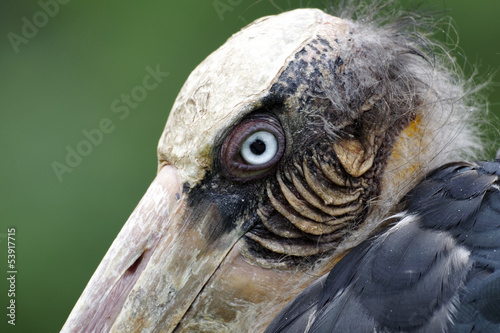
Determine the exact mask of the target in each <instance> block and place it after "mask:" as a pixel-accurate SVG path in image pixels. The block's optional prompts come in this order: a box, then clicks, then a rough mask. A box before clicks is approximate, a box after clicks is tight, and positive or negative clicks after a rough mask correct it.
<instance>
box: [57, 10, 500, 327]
mask: <svg viewBox="0 0 500 333" xmlns="http://www.w3.org/2000/svg"><path fill="white" fill-rule="evenodd" d="M379 23H380V22H378V21H377V20H376V19H373V20H371V19H362V18H361V19H359V20H357V21H356V20H351V19H348V18H339V17H335V16H332V15H329V14H327V13H325V12H323V11H321V10H318V9H298V10H293V11H289V12H285V13H282V14H279V15H276V16H269V17H264V18H261V19H259V20H257V21H255V22H253V23H251V24H250V25H248V26H247V27H245V28H244V29H243V30H241V31H240V32H238V33H236V34H234V35H233V36H232V37H231V38H229V40H228V41H227V42H226V43H225V44H224V45H223V46H221V47H220V48H219V49H218V50H216V51H215V52H213V53H212V54H211V55H210V56H208V57H207V58H206V59H205V60H204V61H203V62H202V63H201V64H200V65H199V66H198V67H197V68H196V69H195V70H194V71H193V72H192V73H191V75H190V76H189V78H188V79H187V81H186V83H185V84H184V86H183V88H182V90H181V91H180V93H179V95H178V97H177V99H176V100H175V103H174V105H173V107H172V111H171V113H170V115H169V118H168V121H167V124H166V127H165V130H164V132H163V134H162V136H161V138H160V141H159V145H158V173H157V176H156V178H155V179H154V181H153V182H152V184H151V186H150V187H149V189H148V190H147V192H146V194H145V195H144V197H143V199H142V200H141V201H140V203H139V204H138V206H137V208H136V209H135V210H134V212H133V213H132V215H131V216H130V218H129V220H128V221H127V222H126V224H125V225H124V227H123V229H122V230H121V232H120V233H119V235H118V236H117V238H116V240H115V241H114V242H113V244H112V245H111V247H110V249H109V250H108V253H107V254H106V255H105V257H104V259H103V260H102V262H101V264H100V265H99V267H98V268H97V270H96V272H95V273H94V275H93V276H92V278H91V280H90V282H89V283H88V285H87V287H86V289H85V290H84V292H83V294H82V295H81V297H80V299H79V300H78V302H77V304H76V305H75V307H74V309H73V311H72V313H71V314H70V316H69V318H68V320H67V322H66V324H65V326H64V327H63V329H62V332H108V331H109V332H262V331H264V330H265V329H266V327H268V328H267V332H301V331H308V332H330V331H336V332H348V331H351V332H373V331H381V332H398V331H419V330H420V331H426V332H434V331H460V329H463V331H467V332H469V331H474V329H476V330H481V328H488V329H489V330H490V331H492V330H495V329H496V330H497V331H499V330H500V310H499V299H500V298H499V295H500V278H499V274H500V272H499V267H500V218H499V216H500V204H499V196H500V192H499V191H500V188H499V181H498V176H499V174H500V171H499V170H500V163H498V162H486V163H468V162H458V161H460V160H463V159H471V158H473V157H474V154H475V153H476V152H478V151H480V150H481V142H480V139H479V137H478V135H477V131H476V129H475V128H474V120H475V117H477V115H478V114H479V115H480V114H481V112H482V109H481V107H480V106H478V105H477V103H476V102H475V100H474V98H473V97H474V91H473V88H471V87H469V85H468V83H467V82H468V81H467V80H465V79H464V78H463V76H462V74H461V73H460V72H458V71H457V70H456V68H455V63H454V60H453V58H451V57H449V56H448V54H447V53H446V52H443V50H442V48H441V47H439V45H438V44H436V43H434V42H432V41H430V40H428V39H427V38H426V37H425V35H424V34H422V33H420V32H419V31H420V30H419V27H418V24H416V23H415V21H414V20H412V19H408V20H404V18H401V19H399V20H396V21H395V22H392V23H390V22H389V23H387V24H384V25H381V24H379ZM450 163H451V164H450ZM297 295H298V296H297ZM295 296H297V298H295V299H294V297H295ZM292 299H293V300H292ZM290 301H291V302H290ZM289 302H290V303H289ZM287 303H289V304H288V305H286V304H287ZM281 310H282V312H280V311H281ZM278 313H279V314H278ZM273 319H274V320H273ZM271 322H272V323H271ZM270 323H271V324H270ZM269 324H270V326H268V325H269ZM481 325H482V326H481ZM483 331H484V330H483Z"/></svg>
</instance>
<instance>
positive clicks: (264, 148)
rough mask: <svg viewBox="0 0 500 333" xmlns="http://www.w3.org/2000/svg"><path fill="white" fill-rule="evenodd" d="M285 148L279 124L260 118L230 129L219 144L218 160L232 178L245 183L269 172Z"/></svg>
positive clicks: (248, 120)
mask: <svg viewBox="0 0 500 333" xmlns="http://www.w3.org/2000/svg"><path fill="white" fill-rule="evenodd" d="M284 149H285V135H284V133H283V130H282V128H281V126H280V125H279V123H278V121H277V120H275V119H272V118H269V117H263V116H262V117H258V118H252V119H246V120H243V121H242V122H241V123H240V124H239V125H237V126H236V127H235V128H234V129H233V131H232V132H231V133H230V134H229V135H228V136H227V138H226V140H225V141H224V143H223V145H222V149H221V156H220V161H221V164H222V167H223V169H224V171H225V172H226V173H227V174H228V175H229V176H230V177H231V178H233V179H236V180H243V181H246V180H250V179H255V178H257V177H260V176H262V175H265V174H267V173H268V172H270V171H271V170H272V169H273V167H274V166H275V165H276V164H277V163H278V161H279V160H280V158H281V156H282V155H283V152H284Z"/></svg>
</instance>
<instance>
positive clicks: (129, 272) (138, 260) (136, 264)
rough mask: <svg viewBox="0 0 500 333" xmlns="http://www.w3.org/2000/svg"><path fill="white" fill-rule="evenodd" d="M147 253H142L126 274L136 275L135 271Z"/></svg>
mask: <svg viewBox="0 0 500 333" xmlns="http://www.w3.org/2000/svg"><path fill="white" fill-rule="evenodd" d="M145 252H146V251H144V252H142V253H141V255H140V256H139V257H138V258H137V259H136V260H135V261H134V263H133V264H132V265H130V267H129V268H127V270H126V274H134V273H135V271H136V270H137V267H139V265H140V264H141V261H142V259H143V258H144V253H145Z"/></svg>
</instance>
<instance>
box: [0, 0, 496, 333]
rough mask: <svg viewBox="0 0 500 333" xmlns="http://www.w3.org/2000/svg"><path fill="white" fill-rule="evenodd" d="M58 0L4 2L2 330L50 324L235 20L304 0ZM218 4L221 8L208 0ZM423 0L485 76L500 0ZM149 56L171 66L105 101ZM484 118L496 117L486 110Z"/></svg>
mask: <svg viewBox="0 0 500 333" xmlns="http://www.w3.org/2000/svg"><path fill="white" fill-rule="evenodd" d="M60 1H61V2H63V1H62V0H60ZM65 1H66V2H67V3H66V4H64V5H63V4H61V5H59V8H58V12H57V13H56V14H55V15H53V17H49V16H46V17H47V18H48V19H47V22H44V15H43V14H40V11H41V10H42V7H41V6H40V4H39V3H38V1H19V0H2V2H1V4H0V77H1V80H0V110H1V121H0V138H1V145H0V158H1V162H2V163H1V164H0V172H1V178H0V179H1V186H0V214H1V223H0V269H1V273H0V276H2V279H1V282H0V295H1V296H0V309H2V310H0V313H1V316H0V318H1V323H0V331H2V332H10V331H12V332H58V331H59V330H60V328H61V327H62V325H63V323H64V321H65V318H66V317H67V316H68V314H69V312H70V311H71V309H72V307H73V305H74V303H75V302H76V300H77V298H78V296H79V295H80V293H81V292H82V290H83V288H84V287H85V285H86V283H87V281H88V280H89V278H90V277H91V275H92V273H93V271H94V270H95V268H96V267H97V265H98V264H99V262H100V260H101V258H102V257H103V256H104V254H105V252H106V250H107V248H108V247H109V245H110V244H111V242H112V241H113V239H114V237H115V236H116V235H117V234H118V232H119V230H120V228H121V226H122V225H123V223H124V222H125V221H126V219H127V217H128V216H129V214H130V213H131V212H132V210H133V209H134V207H135V205H136V204H137V202H138V201H139V199H140V198H141V196H142V194H143V193H144V192H145V190H146V189H147V187H148V185H149V183H150V181H151V180H152V179H153V178H154V176H155V172H156V145H157V141H158V138H159V136H160V134H161V132H162V129H163V126H164V124H165V121H166V119H167V116H168V112H169V110H170V107H171V105H172V103H173V101H174V98H175V96H176V95H177V93H178V91H179V89H180V88H181V86H182V84H183V82H184V81H185V79H186V78H187V76H188V75H189V73H190V72H191V71H192V70H193V68H194V67H195V66H196V65H197V64H198V63H199V62H200V61H202V60H203V59H204V58H205V57H206V56H207V55H208V54H209V53H210V52H211V51H213V50H215V49H216V48H217V47H218V46H220V45H221V44H223V43H224V41H225V40H226V39H227V38H228V37H229V36H230V35H231V34H232V33H234V32H236V31H238V30H239V29H240V28H241V27H243V26H245V25H246V24H248V23H250V22H251V21H253V20H254V19H256V18H258V17H260V16H263V15H269V14H277V13H279V12H281V11H282V10H285V9H290V8H295V7H298V6H299V3H300V1H296V2H293V3H292V4H291V1H279V0H275V1H270V0H261V1H241V0H220V1H219V0H215V1H214V0H188V1H186V0H184V1H182V3H181V1H165V0H164V1H148V2H143V3H140V4H139V2H137V1H118V0H111V1H97V0H88V1H76V0H73V1H68V0H65ZM49 2H52V3H53V0H52V1H49V0H42V3H49ZM407 2H410V3H413V2H412V1H407ZM302 4H303V5H308V6H310V5H314V2H311V1H308V2H306V1H304V3H302ZM216 5H219V6H221V7H219V8H223V9H224V10H225V11H224V12H222V13H218V12H217V10H216V8H215V6H216ZM224 5H225V7H224ZM319 7H323V6H322V5H321V2H320V3H319ZM424 7H428V8H432V9H436V10H442V9H445V8H446V9H448V10H449V13H448V14H449V15H450V16H451V17H452V19H453V21H454V24H455V26H456V29H457V31H458V34H459V36H460V38H459V40H458V46H459V49H458V50H457V53H456V55H458V56H459V57H461V60H460V61H459V63H460V65H461V66H462V67H463V68H464V69H465V71H466V72H467V73H471V71H472V68H473V67H472V66H471V64H479V65H480V66H479V77H478V78H479V79H480V80H481V79H484V78H486V77H487V76H488V75H490V74H491V73H492V72H494V70H497V69H498V68H499V67H500V66H499V64H500V20H499V19H498V13H500V1H498V0H481V1H470V0H455V1H452V0H449V1H443V0H435V1H430V2H428V3H427V4H426V5H425V6H424ZM49 11H53V12H55V8H54V7H52V8H51V9H49ZM33 16H35V19H36V20H38V21H37V22H38V23H39V25H41V27H40V28H38V31H36V35H34V34H35V32H33V31H29V29H28V30H26V31H25V32H27V33H28V35H29V34H30V33H31V34H32V35H34V36H31V38H27V39H26V40H21V39H16V40H15V41H16V42H17V43H20V44H19V45H17V47H18V50H17V51H18V52H16V51H15V49H14V47H13V46H12V43H11V42H10V40H9V38H10V39H12V38H15V37H13V35H12V34H11V33H14V34H16V35H17V36H19V37H23V35H22V29H23V25H25V24H26V23H25V21H23V20H24V19H23V18H26V19H27V20H28V21H30V22H33V19H34V17H33ZM25 29H27V28H25ZM444 35H445V33H441V34H440V35H439V37H440V38H442V37H443V36H444ZM9 36H10V37H9ZM464 55H466V56H467V59H468V62H469V63H467V62H466V61H465V60H464V58H463V56H464ZM157 65H159V66H160V69H161V71H163V72H168V73H169V76H168V77H166V78H165V79H164V80H163V82H161V84H159V85H158V87H157V88H156V89H154V90H151V91H149V92H148V95H147V97H146V98H145V99H144V100H143V101H142V102H140V103H139V104H138V105H137V106H136V107H135V109H130V111H131V112H130V114H129V115H128V117H126V118H125V119H120V118H119V117H118V116H119V114H116V113H113V112H112V108H111V104H112V103H113V102H114V101H115V100H116V99H119V98H121V96H122V94H130V92H131V90H132V89H133V88H134V87H136V86H138V85H142V80H143V78H144V76H145V75H146V74H147V71H146V67H147V66H150V67H151V68H155V67H156V66H157ZM494 81H497V82H498V81H499V76H498V75H497V77H496V78H494ZM495 87H496V85H495V84H493V85H491V86H490V88H491V89H490V98H489V101H490V112H491V113H492V114H495V113H496V114H499V112H500V106H499V102H500V90H498V89H497V90H496V91H495V89H494V88H495ZM103 118H109V119H111V121H112V122H113V125H114V131H113V132H112V133H109V134H105V135H104V137H103V139H102V143H100V144H99V145H96V146H93V148H92V152H91V153H90V154H89V155H88V156H86V157H83V159H82V161H81V163H80V164H79V165H78V166H77V167H75V168H73V170H72V172H71V173H64V174H63V175H62V182H60V181H59V179H58V178H57V176H56V175H55V173H54V170H53V168H52V163H53V162H54V161H58V162H60V163H65V161H64V160H65V158H66V154H67V151H66V147H67V146H70V147H72V148H73V149H75V148H76V146H77V145H78V144H79V142H81V141H82V140H84V139H85V137H84V135H83V134H82V131H83V130H88V131H90V130H92V129H94V128H97V127H98V126H99V122H100V121H101V120H102V119H103ZM489 122H490V123H492V125H493V126H490V128H494V127H497V126H496V125H497V121H496V120H494V118H493V117H492V118H490V121H489ZM496 141H498V140H496V139H494V140H493V141H492V142H493V143H492V147H493V148H496V147H497V146H498V145H497V144H496V143H494V142H496ZM8 227H15V228H16V249H17V254H16V255H17V258H16V260H17V265H16V268H17V271H18V273H17V286H16V326H14V327H13V326H10V325H8V324H7V319H8V318H7V316H6V313H7V310H6V307H7V306H8V303H7V302H8V297H7V291H8V285H7V280H6V277H7V273H6V272H7V267H6V260H7V244H6V238H5V235H6V233H7V228H8Z"/></svg>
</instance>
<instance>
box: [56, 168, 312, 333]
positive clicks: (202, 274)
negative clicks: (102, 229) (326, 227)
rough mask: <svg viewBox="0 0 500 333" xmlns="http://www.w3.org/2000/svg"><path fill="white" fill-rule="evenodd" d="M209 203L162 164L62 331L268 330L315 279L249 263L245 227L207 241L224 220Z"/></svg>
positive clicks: (174, 172)
mask: <svg viewBox="0 0 500 333" xmlns="http://www.w3.org/2000/svg"><path fill="white" fill-rule="evenodd" d="M202 206H203V207H196V205H195V206H194V207H192V205H191V207H190V205H189V204H188V202H187V200H186V195H185V194H183V193H182V191H181V186H180V184H179V180H178V178H177V172H176V169H175V168H174V167H172V166H166V167H163V168H162V169H161V170H160V172H159V173H158V175H157V177H156V178H155V180H154V181H153V183H152V184H151V186H150V188H149V189H148V191H147V192H146V194H145V195H144V197H143V198H142V200H141V202H140V203H139V205H138V207H137V208H136V209H135V210H134V212H133V213H132V215H131V216H130V218H129V220H128V221H127V223H126V224H125V225H124V227H123V229H122V230H121V232H120V234H119V235H118V236H117V238H116V240H115V241H114V242H113V244H112V245H111V248H110V249H109V250H108V253H107V254H106V256H105V257H104V259H103V260H102V262H101V264H100V265H99V267H98V268H97V270H96V272H95V273H94V275H93V276H92V278H91V280H90V282H89V283H88V285H87V287H86V289H85V291H84V292H83V294H82V295H81V297H80V299H79V300H78V302H77V304H76V305H75V307H74V309H73V311H72V312H71V314H70V316H69V318H68V320H67V321H66V324H65V325H64V327H63V329H62V332H108V331H116V332H172V331H174V330H175V331H197V332H203V331H207V332H214V331H232V330H239V331H244V329H242V328H244V327H248V330H251V331H258V330H263V329H264V328H265V326H266V325H267V323H268V322H269V321H270V320H271V319H272V317H273V316H274V315H275V314H276V313H277V312H278V311H279V309H280V308H281V306H282V305H283V304H284V303H285V302H287V301H288V300H289V299H291V298H292V297H293V296H294V295H295V293H293V292H292V293H289V290H290V289H292V290H294V289H296V290H297V291H298V290H300V289H302V288H303V287H304V286H305V284H307V283H308V282H307V281H299V278H295V277H294V275H296V274H293V272H290V271H287V272H284V271H273V270H268V269H264V268H261V267H258V266H254V265H251V264H249V263H247V261H245V260H244V258H243V257H242V255H241V252H240V249H241V243H242V241H241V237H242V235H243V234H244V232H245V231H243V230H241V229H239V228H234V229H232V230H230V231H228V232H226V233H222V234H221V235H219V236H218V237H216V238H215V239H210V237H207V234H210V231H211V230H213V229H214V228H216V227H217V224H218V223H220V221H219V219H220V216H219V214H218V212H217V209H216V208H215V206H208V207H207V206H206V205H202ZM212 238H213V237H212ZM298 275H299V276H300V275H301V274H298ZM285 290H286V291H285ZM255 318H259V322H256V321H255V320H256V319H255ZM238 328H239V329H238Z"/></svg>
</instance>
